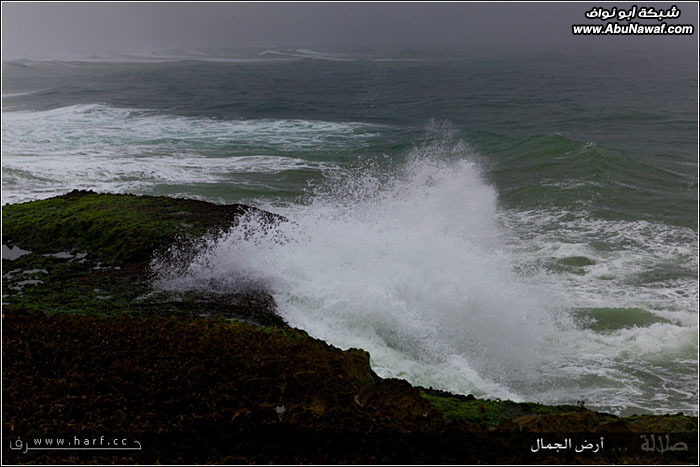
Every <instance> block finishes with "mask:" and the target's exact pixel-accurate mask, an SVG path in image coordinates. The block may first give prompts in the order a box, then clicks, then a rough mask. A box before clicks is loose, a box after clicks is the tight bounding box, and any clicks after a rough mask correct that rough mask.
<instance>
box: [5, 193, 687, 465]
mask: <svg viewBox="0 0 700 467" xmlns="http://www.w3.org/2000/svg"><path fill="white" fill-rule="evenodd" d="M251 210H255V208H251V207H248V206H244V205H227V206H218V205H214V204H210V203H205V202H202V201H195V200H184V199H173V198H165V197H149V196H133V195H111V194H96V193H93V192H86V191H74V192H71V193H69V194H67V195H64V196H61V197H56V198H51V199H47V200H41V201H33V202H29V203H23V204H17V205H7V206H3V209H2V217H3V375H2V377H3V402H4V403H3V430H4V439H3V450H2V453H3V462H5V463H49V464H53V463H75V462H80V463H139V464H141V463H168V464H177V463H270V462H272V463H457V464H465V463H466V464H471V463H498V464H504V463H514V464H522V463H527V464H532V463H603V464H605V463H664V464H665V463H689V464H694V463H696V462H697V460H698V458H697V433H698V419H697V417H690V416H685V415H682V414H675V415H656V416H651V415H645V416H633V417H625V418H618V417H615V416H613V415H609V414H604V413H598V412H593V411H590V410H587V409H585V408H583V407H579V406H545V405H541V404H534V403H515V402H511V401H491V400H479V399H475V398H474V397H472V396H468V395H456V394H449V393H445V392H443V391H437V390H433V389H431V388H420V387H414V386H411V385H410V384H409V383H407V382H406V381H403V380H398V379H383V378H380V377H379V376H377V375H376V374H375V373H374V372H373V371H372V369H371V368H370V365H369V354H367V352H365V351H363V350H361V349H350V350H346V351H341V350H340V349H337V348H335V347H333V346H330V345H328V344H327V343H325V342H323V341H320V340H317V339H314V338H312V337H310V336H308V335H307V334H306V333H305V332H303V331H300V330H296V329H291V328H289V326H287V325H286V323H285V322H284V321H283V320H282V319H281V318H280V317H279V316H278V315H277V314H276V312H275V304H274V300H273V298H272V297H271V296H270V294H269V293H267V292H266V291H265V290H248V291H245V292H238V293H235V294H229V295H221V294H216V295H206V294H198V295H194V294H189V295H186V296H182V295H179V296H173V295H168V294H163V293H154V292H153V290H152V289H151V285H150V284H151V277H150V268H149V264H150V259H151V258H152V257H153V255H159V254H162V253H164V252H166V251H167V249H168V248H169V247H170V246H171V245H172V244H174V243H177V244H180V245H186V244H188V243H190V242H196V239H198V238H201V237H202V236H204V235H207V234H214V233H215V232H216V231H217V230H219V229H224V228H227V227H228V226H230V225H232V224H234V223H235V222H236V221H237V219H238V218H239V217H240V216H242V215H244V214H245V213H247V212H250V211H251ZM263 215H264V216H267V218H268V219H269V222H270V225H272V226H274V224H275V223H276V222H282V221H284V220H283V219H282V218H280V217H279V216H276V215H274V214H270V213H264V212H263ZM5 253H9V255H8V256H11V257H13V259H5V256H6V255H5ZM101 437H105V438H109V439H120V440H123V441H124V442H125V443H131V444H129V447H131V448H134V449H123V450H76V449H72V450H71V449H66V450H45V449H43V450H42V449H36V448H37V447H38V445H37V444H36V442H35V440H36V439H42V438H44V439H45V438H52V439H53V438H65V439H66V440H69V441H66V442H70V440H73V447H75V446H76V444H75V442H77V441H78V440H84V441H89V440H101ZM650 437H651V438H650ZM649 439H652V440H656V439H659V443H656V441H654V449H649V447H650V444H649V442H648V440H649ZM567 440H568V442H567ZM664 440H666V441H665V442H666V444H665V448H664ZM644 441H646V444H645V443H644ZM20 442H21V447H23V448H24V449H21V448H20ZM100 442H102V441H100ZM136 442H138V445H139V447H140V449H138V450H137V449H135V446H136V444H135V443H136ZM94 444H95V443H93V446H94ZM84 445H85V443H84V442H83V446H84ZM594 445H595V446H596V447H597V449H596V450H595V452H593V448H592V447H593V446H594ZM100 446H103V445H102V444H100ZM588 446H591V448H590V449H589V448H588ZM659 446H661V447H659ZM684 446H685V448H686V449H681V448H682V447H684ZM112 447H114V446H112ZM674 447H675V448H677V449H672V448H674ZM27 448H28V449H27Z"/></svg>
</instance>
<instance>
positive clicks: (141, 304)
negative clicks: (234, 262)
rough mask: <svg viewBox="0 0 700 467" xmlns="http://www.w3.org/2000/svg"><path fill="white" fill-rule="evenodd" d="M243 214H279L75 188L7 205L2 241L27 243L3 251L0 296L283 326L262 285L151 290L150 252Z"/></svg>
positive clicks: (55, 308)
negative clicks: (206, 291) (218, 290)
mask: <svg viewBox="0 0 700 467" xmlns="http://www.w3.org/2000/svg"><path fill="white" fill-rule="evenodd" d="M247 213H256V214H259V215H262V216H263V217H265V218H266V219H267V220H268V221H269V222H270V223H273V224H274V223H275V222H280V221H281V220H282V219H283V218H281V217H280V216H276V215H274V214H272V213H267V212H265V211H261V210H258V209H255V208H253V207H250V206H245V205H241V204H233V205H224V206H220V205H215V204H211V203H206V202H204V201H196V200H187V199H178V198H166V197H154V196H135V195H114V194H97V193H94V192H90V191H77V190H76V191H72V192H70V193H68V194H66V195H64V196H59V197H55V198H49V199H45V200H39V201H31V202H27V203H22V204H16V205H6V206H3V209H2V221H3V245H5V244H7V245H12V246H13V247H19V248H23V249H26V250H28V251H29V253H26V254H23V255H22V256H20V257H17V258H16V259H13V260H3V281H4V283H5V285H6V287H5V295H4V297H3V299H4V302H5V303H4V305H5V307H10V308H12V309H24V310H28V311H43V312H46V313H77V314H93V313H94V314H98V315H102V316H104V315H114V314H121V313H136V314H162V315H166V316H167V315H172V314H183V313H184V314H196V315H204V316H228V317H231V318H238V319H242V320H244V321H249V322H253V323H259V324H265V325H275V326H284V322H283V320H282V319H281V318H280V317H279V316H277V314H276V313H275V305H274V300H273V299H272V297H271V296H270V294H269V293H267V291H265V290H259V289H251V290H246V291H237V292H232V293H230V294H217V295H215V296H204V295H202V294H199V295H196V294H187V295H185V296H172V295H169V294H154V293H153V291H152V288H151V284H150V268H149V261H150V260H151V258H152V257H153V256H154V255H157V254H158V253H159V252H163V251H166V250H167V248H168V247H170V246H171V245H172V244H173V243H174V242H177V243H180V244H187V242H195V241H196V240H197V239H199V238H201V237H202V236H204V235H207V234H208V235H216V234H217V232H219V231H221V230H222V229H225V228H227V227H229V226H231V225H233V224H234V223H235V222H237V220H238V219H239V218H240V216H243V215H246V214H247ZM37 271H38V272H37ZM38 281H40V282H38Z"/></svg>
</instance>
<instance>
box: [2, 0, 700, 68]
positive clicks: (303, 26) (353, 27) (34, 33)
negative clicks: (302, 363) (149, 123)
mask: <svg viewBox="0 0 700 467" xmlns="http://www.w3.org/2000/svg"><path fill="white" fill-rule="evenodd" d="M636 4H638V5H640V6H642V5H643V6H651V5H654V6H656V7H657V8H658V7H663V8H669V7H670V6H671V5H677V6H678V8H679V9H680V10H681V16H680V18H678V19H677V20H672V21H669V22H674V23H678V24H693V25H694V26H695V28H696V29H697V24H698V6H697V3H695V2H689V3H685V2H671V3H659V2H654V3H641V2H636ZM594 5H598V6H601V5H602V6H605V7H608V8H612V7H613V6H615V7H618V8H622V7H625V6H628V5H632V3H588V2H586V3H552V2H542V3H526V2H523V3H343V4H338V3H335V4H333V3H322V4H319V3H139V2H137V3H89V2H77V3H10V2H4V3H3V4H2V54H3V59H4V60H8V59H17V58H32V59H66V58H79V57H87V56H89V55H91V54H98V55H109V54H119V53H139V54H141V53H148V52H151V51H163V50H168V49H190V48H209V47H231V48H239V47H275V46H278V47H280V46H286V47H318V48H322V49H325V50H326V51H329V50H333V48H342V49H345V50H348V49H353V48H354V49H361V48H367V47H371V48H380V49H397V50H401V49H409V48H412V49H423V50H426V51H430V50H450V51H454V52H457V51H460V52H465V53H474V54H500V53H542V52H545V53H546V52H555V53H572V54H602V53H625V52H634V53H637V52H644V53H648V54H674V55H676V54H688V56H691V57H692V59H693V60H697V53H698V49H697V47H698V33H697V31H696V32H695V34H694V35H692V36H666V37H659V36H634V37H630V36H626V37H619V36H618V37H609V36H608V37H590V36H588V37H582V36H576V37H575V36H573V35H572V33H571V25H572V24H585V23H594V24H600V23H601V21H599V20H588V19H586V17H585V16H584V13H585V12H586V11H587V10H589V9H590V8H591V6H594Z"/></svg>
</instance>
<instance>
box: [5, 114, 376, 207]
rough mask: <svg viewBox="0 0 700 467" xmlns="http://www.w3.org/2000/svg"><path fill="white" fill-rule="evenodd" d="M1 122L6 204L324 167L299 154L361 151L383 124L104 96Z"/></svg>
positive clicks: (12, 116)
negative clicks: (134, 102) (182, 108)
mask: <svg viewBox="0 0 700 467" xmlns="http://www.w3.org/2000/svg"><path fill="white" fill-rule="evenodd" d="M2 127H3V131H2V156H3V162H2V165H3V169H4V170H5V175H6V177H5V178H4V179H3V188H4V190H3V202H18V201H26V200H28V199H36V198H43V197H47V196H51V195H56V194H61V193H63V192H65V191H69V190H70V189H72V188H75V187H81V188H82V187H88V188H89V187H92V188H96V187H97V188H101V189H103V190H106V191H118V192H122V191H140V192H143V190H144V189H146V190H148V187H151V186H153V185H154V184H170V185H173V184H181V185H187V184H192V183H194V184H198V183H200V184H206V183H224V184H225V183H227V182H230V183H234V184H243V185H245V186H250V183H251V181H250V180H242V179H241V180H237V179H235V178H236V174H268V175H271V174H277V173H280V172H285V171H317V172H320V171H324V170H327V169H328V168H329V167H330V166H332V165H333V164H331V163H329V162H323V161H319V160H315V159H313V158H307V157H305V156H304V154H305V152H307V151H318V150H320V149H324V148H325V150H343V149H349V148H356V149H359V148H362V147H366V146H367V145H369V144H371V141H372V139H373V138H374V137H376V136H378V135H379V134H381V132H382V131H383V129H382V127H381V126H378V125H371V124H365V123H361V122H328V121H314V120H288V119H257V120H217V119H211V118H205V117H184V116H177V115H164V114H159V113H157V112H154V111H151V110H146V109H133V108H117V107H112V106H109V105H104V104H83V105H72V106H68V107H60V108H56V109H52V110H46V111H15V112H9V111H8V112H3V113H2ZM261 183H262V182H261ZM261 186H264V185H261Z"/></svg>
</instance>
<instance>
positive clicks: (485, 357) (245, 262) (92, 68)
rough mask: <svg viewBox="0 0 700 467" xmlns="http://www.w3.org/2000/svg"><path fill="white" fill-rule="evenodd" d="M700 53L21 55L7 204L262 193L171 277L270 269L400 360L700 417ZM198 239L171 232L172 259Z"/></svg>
mask: <svg viewBox="0 0 700 467" xmlns="http://www.w3.org/2000/svg"><path fill="white" fill-rule="evenodd" d="M697 66H698V65H697V56H695V57H689V56H683V55H668V56H661V55H660V54H656V55H653V56H652V55H649V56H644V55H637V56H632V55H623V54H607V53H605V51H601V54H600V55H598V56H593V55H592V56H573V55H571V56H569V55H547V54H542V55H536V54H533V55H529V56H501V57H485V56H483V55H482V56H479V57H476V56H473V57H472V56H469V55H468V54H462V55H459V56H449V55H446V54H435V55H431V54H429V53H418V52H415V51H413V52H412V51H408V52H401V53H398V52H397V53H394V54H392V53H369V52H361V53H359V52H347V51H344V52H337V51H320V50H315V49H314V50H312V49H284V48H278V49H269V50H248V49H247V50H244V51H237V52H232V51H221V50H218V51H211V50H210V51H180V52H169V53H159V54H148V55H141V56H118V57H90V58H89V59H85V60H78V61H30V60H16V61H5V62H3V64H2V203H3V205H5V204H7V203H22V202H26V201H30V200H36V199H43V198H48V197H52V196H57V195H61V194H64V193H66V192H68V191H70V190H73V189H86V190H95V191H97V192H105V193H107V192H109V193H134V194H145V195H164V196H171V197H182V198H195V199H201V200H206V201H209V202H212V203H218V204H224V203H246V204H250V205H253V206H257V207H260V208H263V209H266V210H269V211H272V212H275V213H278V214H281V215H283V216H285V217H286V218H287V219H289V221H290V222H286V223H283V224H280V225H279V226H278V227H277V228H276V229H269V228H264V226H262V225H261V223H262V221H261V220H260V219H256V218H255V216H250V217H248V218H245V219H242V220H241V221H240V222H239V223H238V224H236V225H235V226H232V227H231V228H230V229H227V230H224V231H222V232H221V233H220V234H219V235H218V236H215V237H212V238H209V239H207V240H206V242H203V243H202V244H201V246H200V249H199V250H198V251H197V253H196V255H195V256H194V258H190V260H189V261H188V263H187V264H185V265H180V267H178V268H176V269H168V267H167V266H165V265H163V264H158V262H157V261H154V264H153V269H154V271H156V274H155V275H154V281H153V287H154V288H155V289H160V290H164V291H168V290H170V291H173V292H175V291H190V290H191V291H207V292H209V293H227V292H231V291H235V290H238V289H241V288H246V287H251V286H256V287H257V286H263V287H265V288H266V289H267V290H269V291H270V292H271V293H272V295H273V296H274V298H275V300H276V303H277V305H278V311H279V313H280V314H281V315H282V317H283V318H284V319H285V320H286V321H287V322H288V323H289V324H290V325H292V326H295V327H298V328H301V329H304V330H306V331H307V332H308V333H309V334H310V335H312V336H314V337H317V338H319V339H323V340H325V341H327V342H328V343H330V344H332V345H334V346H337V347H340V348H342V349H347V348H353V347H354V348H362V349H365V350H367V351H369V352H370V355H371V365H372V368H373V369H374V371H375V372H376V373H377V374H379V375H380V376H382V377H395V378H403V379H406V380H408V381H409V382H411V383H413V384H416V385H422V386H425V387H434V388H439V389H443V390H447V391H452V392H455V393H460V394H474V395H475V396H477V397H484V398H491V399H495V398H499V399H511V400H515V401H535V402H541V403H547V404H575V403H577V401H581V400H583V401H585V406H586V407H590V408H593V409H597V410H604V411H608V412H610V413H615V414H620V415H629V414H633V413H639V414H641V413H677V412H681V411H682V412H684V413H686V414H697V411H698V80H697V69H698V68H697ZM177 253H178V252H176V251H173V252H172V254H173V255H177Z"/></svg>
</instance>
